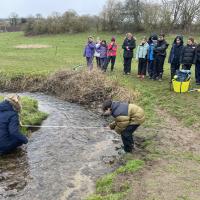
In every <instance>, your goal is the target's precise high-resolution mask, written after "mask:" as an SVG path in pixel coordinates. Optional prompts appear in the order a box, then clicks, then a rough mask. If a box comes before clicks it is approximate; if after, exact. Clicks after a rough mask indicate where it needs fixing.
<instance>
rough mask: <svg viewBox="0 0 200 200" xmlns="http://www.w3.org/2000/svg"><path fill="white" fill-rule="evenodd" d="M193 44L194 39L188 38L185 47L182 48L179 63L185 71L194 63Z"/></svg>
mask: <svg viewBox="0 0 200 200" xmlns="http://www.w3.org/2000/svg"><path fill="white" fill-rule="evenodd" d="M195 49H196V47H195V44H194V38H192V37H190V38H189V39H188V42H187V45H186V46H184V47H183V50H182V53H181V58H180V63H181V64H182V68H183V69H185V70H190V69H191V67H192V64H193V63H194V58H195Z"/></svg>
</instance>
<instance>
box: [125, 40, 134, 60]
mask: <svg viewBox="0 0 200 200" xmlns="http://www.w3.org/2000/svg"><path fill="white" fill-rule="evenodd" d="M126 47H128V48H129V50H127V48H126ZM135 47H136V42H135V39H134V38H133V39H131V40H129V39H127V38H126V39H125V40H124V43H123V45H122V49H124V58H133V49H135Z"/></svg>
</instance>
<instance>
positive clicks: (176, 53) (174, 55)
mask: <svg viewBox="0 0 200 200" xmlns="http://www.w3.org/2000/svg"><path fill="white" fill-rule="evenodd" d="M177 39H180V40H181V43H180V44H179V45H177V43H176V40H177ZM182 50H183V37H182V36H177V37H176V38H175V40H174V43H173V45H172V48H171V51H170V55H169V60H168V62H169V63H171V64H172V63H173V64H179V63H180V57H181V54H182Z"/></svg>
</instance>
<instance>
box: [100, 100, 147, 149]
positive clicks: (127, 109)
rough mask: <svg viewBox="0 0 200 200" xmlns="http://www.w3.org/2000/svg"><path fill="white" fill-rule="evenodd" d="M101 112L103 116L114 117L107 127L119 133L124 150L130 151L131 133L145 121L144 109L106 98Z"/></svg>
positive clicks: (132, 142)
mask: <svg viewBox="0 0 200 200" xmlns="http://www.w3.org/2000/svg"><path fill="white" fill-rule="evenodd" d="M103 112H104V115H105V116H109V115H112V116H113V117H114V118H115V120H114V122H112V123H111V124H110V125H109V127H110V129H112V130H115V131H116V132H117V133H118V134H120V135H121V138H122V142H123V144H124V151H125V152H129V153H131V152H132V151H133V149H134V140H133V133H134V132H135V131H136V130H137V128H138V127H139V126H140V125H141V124H142V123H144V121H145V113H144V110H143V109H142V108H141V107H139V106H137V105H135V104H128V103H122V102H116V101H112V100H106V101H105V102H104V103H103Z"/></svg>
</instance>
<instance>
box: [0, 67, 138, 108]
mask: <svg viewBox="0 0 200 200" xmlns="http://www.w3.org/2000/svg"><path fill="white" fill-rule="evenodd" d="M0 89H1V91H13V92H16V91H17V92H24V91H28V92H43V93H46V94H50V95H54V96H56V97H59V98H60V99H62V100H66V101H68V102H73V103H78V104H82V105H98V104H101V103H102V102H103V101H104V100H105V99H108V98H114V99H117V100H122V101H127V102H132V101H134V100H135V99H136V98H137V96H138V95H139V93H138V92H136V91H130V90H128V89H126V88H124V87H121V86H120V85H119V84H118V83H117V81H111V80H110V79H108V78H107V77H106V75H105V74H103V73H102V72H100V71H97V70H94V71H93V72H91V73H89V72H88V71H84V70H82V71H67V70H66V71H59V72H56V73H54V74H51V75H49V76H45V75H27V74H18V75H13V76H11V77H10V76H9V75H5V74H3V73H1V74H0Z"/></svg>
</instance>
